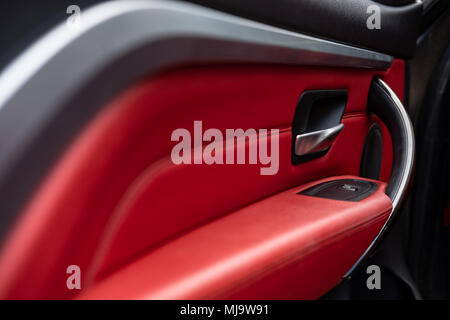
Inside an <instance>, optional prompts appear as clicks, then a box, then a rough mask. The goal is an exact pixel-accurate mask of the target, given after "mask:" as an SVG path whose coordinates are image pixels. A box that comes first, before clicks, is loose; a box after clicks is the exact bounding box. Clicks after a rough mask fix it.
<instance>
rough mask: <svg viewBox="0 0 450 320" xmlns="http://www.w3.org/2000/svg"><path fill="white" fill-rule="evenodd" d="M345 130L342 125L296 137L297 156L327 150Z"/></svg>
mask: <svg viewBox="0 0 450 320" xmlns="http://www.w3.org/2000/svg"><path fill="white" fill-rule="evenodd" d="M343 128H344V124H343V123H340V124H338V125H337V126H335V127H332V128H328V129H324V130H318V131H313V132H308V133H303V134H299V135H297V136H296V137H295V154H296V155H297V156H302V155H305V154H310V153H315V152H320V151H324V150H326V149H327V148H328V147H329V146H330V145H331V144H332V143H333V141H334V140H335V139H336V137H337V136H338V134H339V132H341V130H342V129H343Z"/></svg>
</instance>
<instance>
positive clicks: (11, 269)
mask: <svg viewBox="0 0 450 320" xmlns="http://www.w3.org/2000/svg"><path fill="white" fill-rule="evenodd" d="M403 70H404V64H403V62H402V61H395V62H394V64H393V66H392V67H391V68H390V69H389V70H388V71H386V72H381V71H371V70H356V69H348V70H343V69H332V68H306V67H302V68H299V67H287V66H261V65H253V66H245V65H238V66H203V67H190V68H188V67H186V68H180V69H176V70H169V71H165V72H163V73H161V74H158V75H154V76H151V77H148V78H147V79H143V80H142V81H141V82H140V83H139V84H135V85H133V86H130V88H129V89H127V90H126V91H125V92H124V93H122V94H121V95H120V96H118V97H117V98H116V99H114V100H113V101H111V102H110V103H109V104H108V105H107V106H105V108H104V109H103V110H102V111H101V112H100V113H99V114H98V115H96V116H95V117H94V118H93V119H92V121H91V122H90V123H88V124H87V125H86V127H85V128H84V130H83V131H82V132H81V133H80V134H79V135H78V136H77V137H76V138H75V139H74V141H73V143H72V144H71V145H70V146H68V147H67V150H66V151H65V152H64V154H63V155H62V156H61V158H60V159H59V160H58V162H57V163H56V165H55V166H54V168H53V169H52V170H51V172H49V173H48V176H47V178H46V179H45V180H44V181H43V182H42V184H41V185H40V187H39V189H38V190H37V191H36V193H35V195H34V196H33V198H32V199H30V201H29V203H28V204H27V205H26V207H25V208H24V210H23V212H22V213H21V215H20V219H18V221H17V224H16V226H15V228H14V230H12V231H11V234H10V235H9V237H8V239H7V242H6V243H5V244H4V245H3V248H2V252H1V255H0V279H2V280H1V281H0V297H1V298H69V297H71V296H73V295H74V294H75V293H76V292H75V291H70V290H67V288H66V285H65V280H66V277H67V275H66V273H65V270H66V267H67V266H68V265H72V264H76V265H79V266H80V268H81V270H82V271H83V277H82V281H83V288H88V287H89V286H91V285H92V284H94V283H95V282H96V280H97V279H99V278H102V277H104V276H105V275H106V274H108V272H110V271H111V270H114V269H115V268H117V266H119V265H121V264H123V263H125V262H126V261H127V260H129V259H134V258H135V257H136V256H138V255H140V254H143V253H146V252H148V251H149V250H153V249H155V248H157V247H158V246H160V245H161V244H163V243H165V242H167V241H169V240H170V239H173V238H174V237H177V236H179V235H181V234H183V233H184V232H187V231H189V230H192V229H193V228H195V227H197V226H199V225H201V224H202V223H205V222H207V221H211V220H213V219H216V218H218V217H220V216H223V215H226V214H228V213H230V212H233V211H235V210H237V209H239V208H242V207H243V206H245V205H248V204H251V203H253V202H255V201H258V200H261V199H262V198H264V197H267V196H270V195H272V194H275V193H277V192H280V191H282V190H286V189H288V188H291V187H294V186H296V185H300V184H302V183H305V182H307V181H313V180H316V179H320V178H325V177H329V176H335V175H344V174H350V175H357V174H358V171H359V161H360V157H361V151H362V146H363V143H364V137H365V133H366V132H367V129H368V126H369V124H370V120H369V119H368V117H367V114H366V113H365V107H366V97H367V93H368V89H369V86H370V83H371V80H372V77H373V76H374V75H380V76H382V77H383V78H385V79H386V81H387V82H388V84H389V85H391V86H393V87H394V89H397V88H403V84H402V82H403ZM393 74H395V75H393ZM398 82H401V83H398ZM313 89H346V90H348V94H349V97H348V105H347V109H346V113H345V115H344V118H343V123H344V124H345V128H344V130H343V131H342V132H341V133H340V135H339V137H338V139H337V140H336V141H335V143H334V144H333V146H332V148H331V149H330V151H329V152H328V153H327V155H325V156H324V157H321V158H318V159H315V160H312V161H310V162H306V163H303V164H301V165H298V166H292V164H291V162H290V152H291V134H290V125H291V122H292V120H293V117H294V112H295V107H296V104H297V101H298V99H299V97H300V95H301V93H302V92H303V91H304V90H313ZM195 120H202V121H203V126H204V128H205V129H206V128H218V129H220V130H222V131H224V130H225V128H233V129H235V128H242V129H244V130H245V129H247V128H255V129H259V128H278V129H280V166H279V171H278V173H277V174H276V175H274V176H261V175H260V174H259V166H257V165H222V166H220V165H212V166H208V165H181V166H175V165H173V164H172V162H170V158H168V156H169V155H170V150H171V148H172V147H173V145H174V144H175V143H172V142H171V141H170V135H171V132H172V131H173V130H175V129H177V128H187V129H189V130H192V125H193V121H195ZM388 166H389V164H388Z"/></svg>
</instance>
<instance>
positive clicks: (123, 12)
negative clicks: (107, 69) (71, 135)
mask: <svg viewBox="0 0 450 320" xmlns="http://www.w3.org/2000/svg"><path fill="white" fill-rule="evenodd" d="M168 38H172V39H178V40H179V39H180V38H184V39H190V38H203V39H204V40H205V39H207V38H210V39H217V40H219V41H227V42H229V43H230V44H234V45H235V46H229V47H228V48H227V50H226V51H225V52H224V51H223V48H220V50H217V48H215V47H214V46H213V45H211V44H209V45H208V46H206V47H203V48H198V46H195V45H193V47H192V50H191V51H180V52H177V55H176V56H175V57H172V59H171V60H172V61H170V62H171V63H172V64H173V63H176V62H185V61H190V60H194V61H198V60H200V61H235V62H268V63H283V64H303V65H319V66H340V67H359V68H383V69H385V68H388V67H389V66H390V65H391V63H392V60H393V58H392V57H391V56H389V55H386V54H381V53H377V52H373V51H369V50H365V49H361V48H356V47H352V46H348V45H344V44H340V43H334V42H331V41H327V40H323V39H318V38H314V37H310V36H306V35H302V34H298V33H294V32H290V31H287V30H283V29H280V28H276V27H272V26H268V25H264V24H262V23H257V22H253V21H251V20H247V19H244V18H239V17H235V16H232V15H229V14H226V13H222V12H219V11H216V10H212V9H208V8H204V7H201V6H198V5H194V4H190V3H183V2H176V1H158V0H152V1H142V0H128V1H123V0H122V1H111V2H106V3H103V4H99V5H97V6H94V7H93V8H90V9H88V10H86V11H85V12H83V13H82V24H81V27H80V28H79V29H69V28H68V27H67V26H66V23H62V24H61V25H60V26H58V27H57V28H55V29H54V30H53V31H51V32H50V33H48V34H47V35H46V36H44V37H43V38H42V39H40V40H39V41H38V42H37V43H35V44H34V45H32V47H30V48H29V49H28V50H27V51H26V52H24V53H23V54H22V55H21V56H20V57H19V58H17V59H16V60H15V61H14V62H13V63H12V64H11V65H10V66H9V67H8V68H7V69H5V71H4V72H3V73H2V75H1V77H0V109H1V108H3V107H4V106H5V104H6V103H7V102H8V100H10V99H11V97H12V96H13V95H15V94H17V93H18V91H20V89H21V88H22V87H23V86H24V85H25V84H26V83H27V82H29V81H31V80H32V78H33V77H36V76H39V75H40V74H43V72H45V70H47V69H54V68H55V64H57V63H58V61H59V60H64V59H63V58H62V56H63V55H65V56H67V57H70V59H71V64H70V65H61V62H59V67H61V68H63V69H64V70H66V71H67V69H68V68H69V67H70V66H71V65H72V66H75V65H76V66H77V68H79V69H80V70H81V71H86V72H87V70H86V69H88V68H96V67H97V68H99V67H100V66H101V65H102V64H103V63H104V62H103V63H102V61H110V60H111V59H113V58H114V57H117V56H118V55H119V54H123V53H125V52H126V51H127V50H130V48H136V47H137V46H139V45H143V44H148V43H151V42H157V41H159V40H161V39H168ZM203 42H204V43H206V44H207V43H208V41H206V40H205V41H203ZM242 44H247V45H251V46H252V47H253V50H250V51H248V50H244V48H243V47H242ZM69 45H70V50H71V51H72V53H69V52H67V50H66V49H68V48H69ZM255 49H257V50H255ZM199 50H202V51H203V52H201V53H200V52H199ZM197 55H200V57H199V58H200V59H198V58H196V56H197ZM151 58H152V59H158V58H157V57H151ZM66 62H67V60H66ZM164 62H167V61H164V59H161V58H159V61H158V60H157V61H153V63H147V64H145V63H144V64H143V65H142V66H141V67H142V68H143V69H144V70H145V71H147V72H148V71H152V69H153V70H154V69H155V68H156V67H157V66H158V65H164V64H165V63H164ZM54 71H57V70H54ZM78 73H79V72H78ZM87 73H89V72H87ZM57 75H58V76H60V75H61V74H57ZM54 78H57V77H54ZM51 80H54V81H51ZM45 81H49V86H56V88H55V89H56V90H55V89H54V90H53V91H58V90H61V89H63V88H59V87H62V86H61V85H60V84H59V79H51V78H48V79H45ZM50 82H51V83H50Z"/></svg>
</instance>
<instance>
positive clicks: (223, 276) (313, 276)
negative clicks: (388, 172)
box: [81, 176, 392, 299]
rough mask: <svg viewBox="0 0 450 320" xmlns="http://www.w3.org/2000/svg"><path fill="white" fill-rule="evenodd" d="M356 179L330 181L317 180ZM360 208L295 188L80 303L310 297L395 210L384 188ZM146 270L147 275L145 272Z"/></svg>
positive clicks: (165, 252)
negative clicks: (95, 301)
mask: <svg viewBox="0 0 450 320" xmlns="http://www.w3.org/2000/svg"><path fill="white" fill-rule="evenodd" d="M339 178H354V177H347V176H346V177H335V178H329V179H324V180H322V181H319V182H318V183H320V182H324V181H329V180H334V179H339ZM380 184H381V186H380V188H379V189H378V190H377V191H376V192H375V193H374V194H373V195H371V196H370V197H368V198H366V199H364V200H362V201H360V202H348V201H337V200H331V199H323V198H317V197H310V196H304V195H298V194H297V192H299V191H301V190H303V189H305V188H306V187H308V186H309V185H311V184H308V185H307V186H304V187H300V188H299V187H297V188H293V189H290V190H288V191H285V192H282V193H280V194H277V195H275V196H272V197H269V198H267V199H265V200H262V201H260V202H257V203H255V204H252V205H250V206H248V207H246V208H243V209H241V210H238V211H236V212H234V213H233V214H230V215H227V216H226V217H223V218H220V219H218V220H216V221H214V222H211V223H209V224H206V225H204V226H202V227H199V228H198V229H195V230H193V231H192V232H189V233H187V234H186V235H184V236H182V237H180V238H177V239H176V240H174V241H171V242H169V243H168V244H166V245H163V246H162V247H160V248H158V249H157V250H155V251H153V252H151V253H149V254H148V255H145V256H144V257H141V258H138V259H137V260H135V261H133V262H131V263H130V264H128V265H127V266H126V267H124V268H122V269H120V270H119V271H117V272H116V273H115V274H112V275H111V276H110V277H108V278H106V279H105V280H104V281H103V282H101V283H99V284H98V285H97V286H95V287H94V288H92V289H91V290H90V291H88V292H87V293H86V294H85V295H82V296H81V298H83V299H98V298H106V299H208V298H217V299H222V298H230V297H233V298H263V299H280V298H285V299H289V298H290V299H295V298H302V299H313V298H317V297H319V296H320V295H322V294H324V293H325V292H326V291H327V290H329V288H330V287H333V286H334V285H336V284H337V282H338V281H339V279H340V277H342V274H343V273H345V272H346V271H347V270H348V269H349V268H350V267H351V266H352V264H353V263H354V262H355V260H356V259H357V258H358V257H359V256H360V255H361V254H362V253H363V252H364V250H365V249H366V248H367V246H368V245H369V244H370V242H371V241H372V240H373V238H374V236H375V234H376V233H377V232H378V231H379V228H380V227H381V226H382V225H383V223H384V222H385V220H386V218H387V215H388V214H389V213H390V211H391V209H392V205H391V201H390V199H389V198H388V197H387V196H386V195H385V193H384V189H385V184H383V183H380ZM150 270H151V271H150Z"/></svg>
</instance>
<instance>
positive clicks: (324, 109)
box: [291, 90, 348, 165]
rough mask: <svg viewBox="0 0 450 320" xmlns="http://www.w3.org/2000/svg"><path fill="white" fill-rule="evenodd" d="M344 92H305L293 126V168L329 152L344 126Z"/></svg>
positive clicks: (299, 102) (345, 103) (345, 99)
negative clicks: (342, 121)
mask: <svg viewBox="0 0 450 320" xmlns="http://www.w3.org/2000/svg"><path fill="white" fill-rule="evenodd" d="M347 95H348V94H347V91H346V90H311V91H304V92H303V93H302V95H301V97H300V100H299V101H298V104H297V108H296V110H295V115H294V121H293V123H292V137H293V139H292V153H291V156H292V164H294V165H297V164H299V163H302V162H305V161H309V160H312V159H315V158H318V157H321V156H323V155H324V154H326V153H327V152H328V149H329V148H330V146H331V144H332V143H333V141H334V140H335V139H336V137H337V136H338V134H339V132H341V130H342V128H343V127H344V125H343V124H342V123H341V120H342V116H343V114H344V111H345V107H346V105H347Z"/></svg>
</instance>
